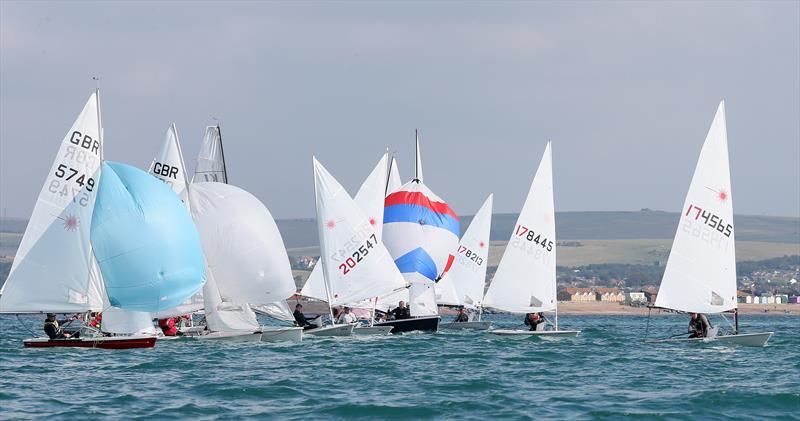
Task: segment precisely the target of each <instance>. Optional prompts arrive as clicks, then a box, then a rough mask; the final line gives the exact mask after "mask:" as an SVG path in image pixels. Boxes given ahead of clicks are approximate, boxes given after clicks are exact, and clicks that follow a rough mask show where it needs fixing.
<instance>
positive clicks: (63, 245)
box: [0, 94, 104, 313]
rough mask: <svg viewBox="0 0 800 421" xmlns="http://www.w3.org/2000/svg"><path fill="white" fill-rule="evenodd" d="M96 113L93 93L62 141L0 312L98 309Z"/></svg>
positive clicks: (98, 155) (5, 287) (4, 290)
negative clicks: (93, 233)
mask: <svg viewBox="0 0 800 421" xmlns="http://www.w3.org/2000/svg"><path fill="white" fill-rule="evenodd" d="M99 112H100V111H99V108H98V99H97V96H96V94H93V95H92V96H91V97H89V100H88V101H87V103H86V105H85V106H84V107H83V110H82V111H81V113H80V115H79V116H78V118H77V120H75V123H73V125H72V128H71V129H70V130H69V132H67V135H66V136H65V137H64V139H63V140H62V141H61V147H60V149H59V151H58V154H57V155H56V158H55V161H54V162H53V165H52V167H51V168H50V172H49V173H48V176H47V179H46V181H45V183H44V186H43V187H42V190H41V192H40V193H39V198H38V199H37V201H36V205H35V207H34V209H33V214H32V215H31V217H30V221H29V222H28V226H27V228H26V230H25V234H24V235H23V237H22V241H21V243H20V246H19V248H18V249H17V254H16V256H15V257H14V262H13V264H12V266H11V272H10V274H9V276H8V279H7V280H6V282H5V284H4V285H3V288H2V291H0V294H2V296H1V297H0V312H4V313H26V312H57V313H68V312H81V311H87V310H100V309H102V305H103V301H102V300H103V297H102V295H100V293H101V292H102V291H104V289H103V287H102V285H97V284H96V283H97V282H99V281H100V279H99V278H97V277H92V276H90V269H91V265H92V260H93V257H92V250H91V244H90V226H91V221H92V213H93V211H94V203H95V199H96V193H97V188H98V186H99V180H100V164H101V160H102V143H101V138H100V136H99Z"/></svg>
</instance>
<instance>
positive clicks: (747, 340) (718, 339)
mask: <svg viewBox="0 0 800 421" xmlns="http://www.w3.org/2000/svg"><path fill="white" fill-rule="evenodd" d="M773 333H774V332H764V333H740V334H738V335H723V336H715V337H713V338H668V339H655V340H651V341H648V342H653V343H659V342H704V343H707V342H708V343H719V344H723V345H741V346H765V345H766V344H767V341H769V338H771V337H772V335H773Z"/></svg>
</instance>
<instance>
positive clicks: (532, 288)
mask: <svg viewBox="0 0 800 421" xmlns="http://www.w3.org/2000/svg"><path fill="white" fill-rule="evenodd" d="M555 222H556V221H555V207H554V205H553V157H552V151H551V145H550V142H547V147H546V148H545V150H544V155H543V156H542V160H541V162H540V163H539V169H538V170H537V171H536V175H535V176H534V177H533V182H532V183H531V188H530V191H529V192H528V197H527V199H526V200H525V204H524V205H523V207H522V211H521V212H520V214H519V218H518V219H517V224H516V225H515V226H514V231H513V232H512V233H511V239H510V240H509V242H508V245H507V246H506V250H505V252H504V253H503V257H502V259H501V260H500V264H499V265H498V267H497V272H496V273H495V275H494V278H493V279H492V283H491V285H490V286H489V289H488V290H487V291H486V296H485V297H484V300H483V305H484V306H485V307H493V308H496V309H500V310H504V311H508V312H511V313H531V312H539V311H551V310H555V308H556V305H557V302H556V225H555Z"/></svg>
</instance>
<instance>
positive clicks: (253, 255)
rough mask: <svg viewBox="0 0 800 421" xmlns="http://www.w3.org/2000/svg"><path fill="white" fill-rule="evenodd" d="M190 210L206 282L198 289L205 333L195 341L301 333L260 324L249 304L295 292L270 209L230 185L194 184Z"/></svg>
mask: <svg viewBox="0 0 800 421" xmlns="http://www.w3.org/2000/svg"><path fill="white" fill-rule="evenodd" d="M189 200H190V206H189V210H190V211H191V213H192V218H193V219H194V222H195V225H196V226H197V229H198V231H199V232H200V238H201V239H202V244H203V251H204V253H205V256H206V262H207V264H208V268H207V278H208V281H207V282H206V285H205V286H204V288H203V300H204V301H205V306H204V308H205V316H206V325H207V328H208V332H207V333H205V334H203V335H201V336H198V337H197V338H198V339H227V340H235V341H259V340H262V336H263V335H262V333H263V332H265V331H269V332H270V336H271V339H276V340H277V338H276V337H278V336H281V337H283V339H290V338H289V337H292V338H294V339H293V340H299V339H297V338H296V337H297V335H302V329H299V328H295V327H285V328H284V327H274V328H272V327H266V326H260V325H259V323H258V320H257V319H256V315H255V313H254V311H253V309H252V307H251V306H260V305H267V304H271V303H275V302H278V301H280V300H284V299H286V298H288V297H289V296H291V295H292V294H294V292H295V284H294V279H293V278H292V272H291V268H290V266H289V257H288V256H287V254H286V249H285V248H284V246H283V239H282V238H281V235H280V232H279V231H278V227H277V226H276V225H275V221H274V220H273V218H272V215H271V214H270V213H269V210H268V209H267V208H266V207H265V206H264V204H263V203H261V201H259V200H258V199H257V198H256V197H255V196H253V195H252V194H250V193H248V192H247V191H245V190H242V189H240V188H238V187H235V186H233V185H230V184H223V183H217V182H195V183H192V184H190V186H189Z"/></svg>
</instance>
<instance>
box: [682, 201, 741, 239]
mask: <svg viewBox="0 0 800 421" xmlns="http://www.w3.org/2000/svg"><path fill="white" fill-rule="evenodd" d="M692 212H695V213H694V214H692V215H690V214H691V213H692ZM683 216H688V217H689V218H691V217H692V216H694V219H695V220H700V219H703V220H704V221H705V223H706V225H708V226H709V227H711V228H713V229H716V230H717V231H719V232H720V233H722V234H724V235H725V236H726V237H730V236H731V234H732V233H733V225H731V224H725V223H724V221H723V220H722V218H720V217H719V216H717V215H714V214H713V213H711V212H709V211H706V210H703V208H701V207H700V206H697V205H694V204H691V203H690V204H689V208H687V209H686V213H685V214H684V215H683Z"/></svg>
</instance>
